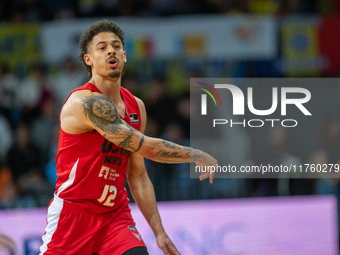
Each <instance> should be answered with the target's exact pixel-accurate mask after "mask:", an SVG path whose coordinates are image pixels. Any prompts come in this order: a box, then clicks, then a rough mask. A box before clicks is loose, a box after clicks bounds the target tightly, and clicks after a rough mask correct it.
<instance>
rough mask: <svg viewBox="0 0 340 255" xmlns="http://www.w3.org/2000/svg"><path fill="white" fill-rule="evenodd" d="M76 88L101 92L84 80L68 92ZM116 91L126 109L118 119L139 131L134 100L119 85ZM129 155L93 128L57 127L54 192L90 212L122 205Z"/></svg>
mask: <svg viewBox="0 0 340 255" xmlns="http://www.w3.org/2000/svg"><path fill="white" fill-rule="evenodd" d="M78 90H91V91H94V92H99V93H101V91H100V90H99V89H98V88H97V87H96V86H94V85H93V84H92V83H86V84H85V85H83V86H81V87H79V88H77V89H75V90H73V91H72V92H71V94H72V93H73V92H75V91H78ZM120 93H121V96H122V98H123V101H124V103H125V106H126V111H127V114H126V117H125V118H122V117H121V118H122V119H123V120H124V121H125V122H126V123H128V124H129V125H130V126H132V127H133V128H135V129H137V130H140V125H141V123H140V121H141V118H140V112H139V107H138V103H137V101H136V99H135V98H134V96H133V95H132V94H131V93H130V92H129V91H128V90H127V89H125V88H122V87H121V88H120ZM71 94H70V95H71ZM130 155H131V152H130V151H128V150H126V149H124V148H121V147H119V146H117V145H115V144H113V143H111V142H109V141H108V140H107V139H105V138H104V137H103V136H102V135H100V134H99V133H98V132H97V131H88V132H85V133H82V134H68V133H66V132H64V131H63V130H62V129H61V127H60V137H59V146H58V154H57V175H58V178H57V183H56V192H55V195H56V196H58V197H60V198H62V199H64V201H65V202H67V203H70V205H73V206H74V207H75V208H79V209H82V210H85V211H88V212H94V213H106V212H109V211H112V210H115V209H117V208H120V207H124V206H126V205H127V204H128V203H129V200H128V198H127V191H126V190H125V188H124V180H125V174H126V167H127V163H128V159H129V157H130Z"/></svg>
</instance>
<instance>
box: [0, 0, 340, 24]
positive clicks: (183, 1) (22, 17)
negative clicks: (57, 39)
mask: <svg viewBox="0 0 340 255" xmlns="http://www.w3.org/2000/svg"><path fill="white" fill-rule="evenodd" d="M338 11H339V4H338V2H337V1H336V0H327V1H316V0H251V1H250V0H200V1H194V0H14V1H1V3H0V21H11V22H23V21H29V22H32V21H47V20H57V19H73V18H80V17H97V16H100V17H103V16H124V17H131V16H142V17H154V16H173V15H182V14H186V15H188V14H202V13H204V14H216V13H220V14H226V13H261V14H277V15H285V14H292V13H323V14H332V13H334V12H338Z"/></svg>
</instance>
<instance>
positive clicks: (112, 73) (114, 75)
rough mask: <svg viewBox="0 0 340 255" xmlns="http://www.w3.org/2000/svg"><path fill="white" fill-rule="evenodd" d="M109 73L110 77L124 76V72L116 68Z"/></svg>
mask: <svg viewBox="0 0 340 255" xmlns="http://www.w3.org/2000/svg"><path fill="white" fill-rule="evenodd" d="M108 75H109V77H110V78H120V77H121V76H122V73H121V72H119V71H117V70H114V71H113V72H109V73H108Z"/></svg>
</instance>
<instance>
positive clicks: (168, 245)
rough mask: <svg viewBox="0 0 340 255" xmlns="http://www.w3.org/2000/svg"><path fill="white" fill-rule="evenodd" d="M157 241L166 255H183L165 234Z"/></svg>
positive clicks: (159, 236)
mask: <svg viewBox="0 0 340 255" xmlns="http://www.w3.org/2000/svg"><path fill="white" fill-rule="evenodd" d="M156 239H157V245H158V247H159V248H160V249H161V250H162V251H163V253H164V255H181V254H180V253H179V251H178V250H177V248H176V246H175V245H174V244H173V242H172V241H171V240H170V238H169V236H168V235H167V234H166V233H165V232H164V233H162V234H159V235H158V236H157V238H156Z"/></svg>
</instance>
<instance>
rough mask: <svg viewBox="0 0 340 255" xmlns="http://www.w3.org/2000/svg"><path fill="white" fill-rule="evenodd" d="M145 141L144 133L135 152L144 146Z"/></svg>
mask: <svg viewBox="0 0 340 255" xmlns="http://www.w3.org/2000/svg"><path fill="white" fill-rule="evenodd" d="M143 143H144V135H143V134H142V138H141V139H140V142H139V145H138V148H137V150H136V151H135V152H137V151H139V149H140V148H141V147H142V145H143Z"/></svg>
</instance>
